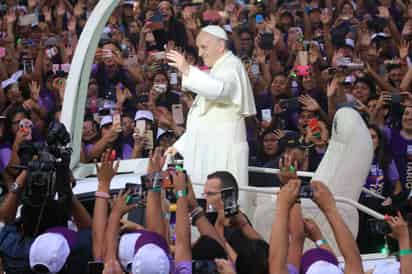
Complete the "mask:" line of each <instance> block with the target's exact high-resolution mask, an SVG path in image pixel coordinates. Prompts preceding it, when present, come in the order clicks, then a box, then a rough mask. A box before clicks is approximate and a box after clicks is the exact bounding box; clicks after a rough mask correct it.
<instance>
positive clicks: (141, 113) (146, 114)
mask: <svg viewBox="0 0 412 274" xmlns="http://www.w3.org/2000/svg"><path fill="white" fill-rule="evenodd" d="M140 119H146V120H150V121H154V116H153V113H152V112H151V111H148V110H138V111H136V115H135V116H134V120H135V121H136V120H140Z"/></svg>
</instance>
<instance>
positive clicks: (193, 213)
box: [189, 206, 203, 219]
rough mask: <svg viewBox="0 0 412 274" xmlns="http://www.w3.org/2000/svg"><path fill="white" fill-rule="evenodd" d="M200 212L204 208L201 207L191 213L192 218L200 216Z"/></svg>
mask: <svg viewBox="0 0 412 274" xmlns="http://www.w3.org/2000/svg"><path fill="white" fill-rule="evenodd" d="M200 211H203V208H201V207H200V206H197V207H195V208H194V209H193V210H192V211H191V212H190V215H189V216H190V218H192V219H193V217H194V216H196V215H197V214H199V212H200Z"/></svg>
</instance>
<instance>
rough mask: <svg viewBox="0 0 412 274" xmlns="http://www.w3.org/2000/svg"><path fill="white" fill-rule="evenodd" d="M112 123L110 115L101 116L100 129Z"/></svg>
mask: <svg viewBox="0 0 412 274" xmlns="http://www.w3.org/2000/svg"><path fill="white" fill-rule="evenodd" d="M112 123H113V117H112V116H111V115H106V116H103V118H102V120H101V121H100V128H102V127H104V126H106V125H108V124H112Z"/></svg>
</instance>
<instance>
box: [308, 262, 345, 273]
mask: <svg viewBox="0 0 412 274" xmlns="http://www.w3.org/2000/svg"><path fill="white" fill-rule="evenodd" d="M306 274H343V272H342V270H340V268H339V267H338V266H336V265H334V264H331V263H329V262H325V261H317V262H316V263H313V264H312V265H311V266H310V267H309V268H308V270H307V271H306Z"/></svg>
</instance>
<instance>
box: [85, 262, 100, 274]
mask: <svg viewBox="0 0 412 274" xmlns="http://www.w3.org/2000/svg"><path fill="white" fill-rule="evenodd" d="M103 268H104V264H103V262H96V261H94V262H88V263H87V273H89V274H102V273H103Z"/></svg>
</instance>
